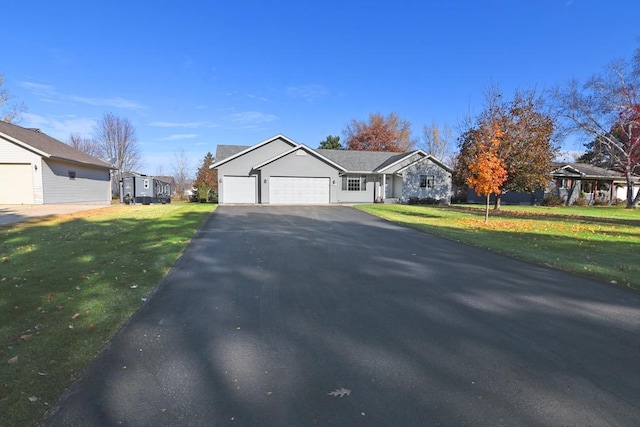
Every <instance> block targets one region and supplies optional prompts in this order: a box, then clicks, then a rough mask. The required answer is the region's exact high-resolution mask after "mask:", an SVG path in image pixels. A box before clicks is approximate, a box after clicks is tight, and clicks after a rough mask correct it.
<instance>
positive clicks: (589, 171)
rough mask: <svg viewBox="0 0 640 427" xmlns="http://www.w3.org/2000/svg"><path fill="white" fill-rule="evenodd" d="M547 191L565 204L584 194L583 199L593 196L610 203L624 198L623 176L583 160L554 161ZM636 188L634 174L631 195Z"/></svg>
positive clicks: (639, 184) (638, 184)
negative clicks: (559, 162) (559, 163)
mask: <svg viewBox="0 0 640 427" xmlns="http://www.w3.org/2000/svg"><path fill="white" fill-rule="evenodd" d="M556 166H557V167H556V168H555V169H554V170H553V171H552V172H551V177H552V179H553V180H552V182H551V184H550V186H549V188H548V189H547V192H548V193H550V194H553V195H555V196H559V197H560V198H562V199H564V200H565V201H566V202H567V204H568V205H571V204H573V203H574V202H575V201H576V200H577V199H578V198H580V197H584V199H585V200H586V202H587V203H589V204H592V203H594V202H595V201H596V200H600V201H601V202H605V203H610V202H614V201H615V200H616V199H620V200H626V199H627V180H626V178H625V177H624V175H622V174H621V173H619V172H615V171H612V170H608V169H603V168H599V167H597V166H592V165H590V164H587V163H568V164H562V165H556ZM639 188H640V177H634V193H633V194H634V195H635V194H637V192H638V189H639Z"/></svg>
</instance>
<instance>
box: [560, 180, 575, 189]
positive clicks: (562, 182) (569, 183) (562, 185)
mask: <svg viewBox="0 0 640 427" xmlns="http://www.w3.org/2000/svg"><path fill="white" fill-rule="evenodd" d="M556 185H557V186H558V188H563V189H570V188H571V186H572V185H573V180H572V179H571V178H558V180H557V182H556Z"/></svg>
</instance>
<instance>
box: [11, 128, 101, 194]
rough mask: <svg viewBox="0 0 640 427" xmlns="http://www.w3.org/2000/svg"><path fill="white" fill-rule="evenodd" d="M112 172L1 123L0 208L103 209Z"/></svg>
mask: <svg viewBox="0 0 640 427" xmlns="http://www.w3.org/2000/svg"><path fill="white" fill-rule="evenodd" d="M111 169H112V167H111V166H110V165H109V164H107V163H105V162H103V161H102V160H100V159H97V158H95V157H92V156H89V155H88V154H85V153H83V152H81V151H78V150H76V149H75V148H73V147H71V146H70V145H67V144H65V143H63V142H61V141H58V140H57V139H55V138H52V137H50V136H48V135H46V134H44V133H42V132H41V131H40V130H39V129H29V128H23V127H20V126H17V125H14V124H10V123H6V122H2V121H0V204H28V205H39V204H45V203H46V204H50V203H70V204H71V203H72V204H95V205H108V204H110V203H111V190H110V189H111V186H110V179H111V176H110V172H111Z"/></svg>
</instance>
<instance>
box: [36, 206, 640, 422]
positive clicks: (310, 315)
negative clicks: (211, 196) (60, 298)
mask: <svg viewBox="0 0 640 427" xmlns="http://www.w3.org/2000/svg"><path fill="white" fill-rule="evenodd" d="M639 355H640V295H639V294H638V293H636V292H632V291H628V290H625V289H620V288H616V287H612V286H609V285H607V284H604V283H599V282H594V281H590V280H587V279H584V278H580V277H576V276H573V275H569V274H563V273H559V272H556V271H553V270H549V269H546V268H541V267H538V266H533V265H530V264H526V263H522V262H518V261H513V260H510V259H507V258H504V257H502V256H498V255H495V254H492V253H489V252H485V251H482V250H478V249H474V248H470V247H467V246H464V245H460V244H456V243H454V242H451V241H447V240H442V239H439V238H436V237H432V236H429V235H426V234H422V233H419V232H416V231H412V230H409V229H405V228H401V227H397V226H395V225H392V224H390V223H387V222H385V221H382V220H379V219H377V218H374V217H372V216H369V215H367V214H365V213H362V212H359V211H357V210H354V209H351V208H347V207H261V206H255V207H224V206H223V207H220V208H219V209H218V210H217V211H216V212H215V213H214V214H213V216H212V218H211V220H210V221H209V222H208V223H207V224H206V225H205V226H204V228H203V229H202V231H201V233H200V234H199V235H198V237H197V238H196V239H195V240H194V241H193V243H192V244H191V245H190V247H189V248H188V249H187V251H186V253H185V254H184V257H183V258H182V260H181V261H180V262H179V263H178V264H177V266H176V267H175V268H174V269H173V271H172V272H171V274H170V275H169V276H168V278H167V279H166V281H165V282H164V283H163V284H162V285H161V286H160V288H159V290H158V291H157V292H156V293H155V294H154V295H153V297H152V298H151V299H150V300H149V301H148V302H147V303H146V305H145V306H144V307H143V308H142V309H141V311H140V312H139V313H138V314H137V315H136V316H134V318H133V320H132V321H131V322H130V323H129V324H128V325H127V326H126V327H125V328H124V329H123V331H122V332H121V333H120V334H119V335H118V337H117V338H116V339H115V340H114V341H113V343H112V344H111V345H110V346H109V347H108V348H107V349H106V351H105V352H104V353H103V354H102V355H101V356H100V357H99V358H97V359H96V360H95V361H94V363H93V364H92V365H91V366H90V368H89V369H88V370H87V371H86V372H85V373H84V374H83V375H82V376H81V378H80V380H78V381H77V382H76V383H75V384H74V385H73V386H72V387H71V388H70V390H68V391H67V392H66V393H65V395H64V397H63V399H62V400H61V401H60V402H59V403H58V405H57V406H56V407H55V408H54V410H53V414H52V415H50V416H49V418H47V419H46V422H45V425H64V426H67V425H119V424H122V425H130V426H140V425H148V426H162V425H165V426H168V425H174V426H177V425H180V426H185V425H206V426H232V425H238V426H247V425H255V426H305V425H310V426H313V425H325V426H423V425H456V426H457V425H594V426H596V425H597V426H606V425H615V426H625V425H626V426H637V425H640V407H639V402H640V357H639ZM336 389H338V390H340V389H342V393H341V394H343V395H344V397H337V396H336V397H334V396H331V395H329V394H328V393H330V392H331V391H334V390H336ZM347 390H349V391H350V394H347Z"/></svg>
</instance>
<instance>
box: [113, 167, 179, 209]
mask: <svg viewBox="0 0 640 427" xmlns="http://www.w3.org/2000/svg"><path fill="white" fill-rule="evenodd" d="M120 185H121V190H120V203H125V204H132V203H141V204H143V205H149V204H151V203H162V204H163V205H164V204H166V203H171V194H172V191H173V188H172V187H171V183H170V182H169V180H166V179H165V180H162V179H160V177H153V176H147V175H143V174H136V173H128V174H125V175H124V176H123V178H122V181H121V182H120Z"/></svg>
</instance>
